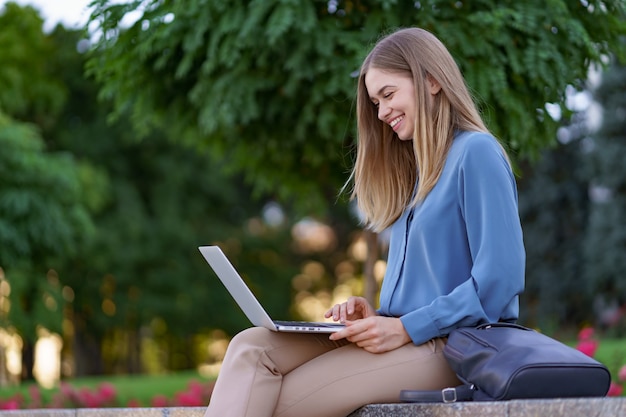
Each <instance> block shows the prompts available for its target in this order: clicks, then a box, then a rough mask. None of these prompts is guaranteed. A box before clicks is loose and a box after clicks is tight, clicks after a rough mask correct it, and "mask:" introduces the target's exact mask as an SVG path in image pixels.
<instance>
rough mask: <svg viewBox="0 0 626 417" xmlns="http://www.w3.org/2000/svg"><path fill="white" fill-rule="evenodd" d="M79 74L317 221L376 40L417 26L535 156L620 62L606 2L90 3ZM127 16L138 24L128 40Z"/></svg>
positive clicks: (618, 0) (613, 7)
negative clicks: (614, 59) (577, 99)
mask: <svg viewBox="0 0 626 417" xmlns="http://www.w3.org/2000/svg"><path fill="white" fill-rule="evenodd" d="M94 5H95V10H94V13H93V15H92V21H93V22H97V23H98V24H99V27H100V33H101V37H100V39H99V40H98V42H97V43H96V45H95V53H94V54H93V57H92V58H91V60H90V62H89V69H90V72H91V74H93V75H94V76H95V77H96V79H97V80H98V81H99V83H100V84H101V85H102V88H101V97H102V98H103V99H106V100H112V101H113V103H114V116H120V115H124V114H130V115H131V120H132V122H133V125H134V126H135V128H136V129H137V130H138V131H139V132H142V133H144V134H147V132H150V131H151V130H152V129H159V130H167V131H168V132H170V137H172V138H176V140H180V141H184V142H187V143H193V144H201V145H202V146H206V147H208V148H209V149H210V150H211V152H214V153H216V154H218V155H221V156H222V157H223V158H224V159H226V160H228V161H229V163H230V164H231V166H232V167H233V169H236V170H238V171H241V172H243V173H244V175H245V177H246V179H247V180H248V181H249V182H250V183H251V184H253V186H254V189H255V190H256V191H257V192H259V193H260V192H271V193H273V194H274V195H276V196H277V197H278V198H280V199H281V200H282V201H289V200H290V199H294V200H295V201H296V203H297V204H298V205H299V206H300V207H301V208H304V209H306V210H310V209H312V208H314V207H317V208H320V207H326V204H327V202H328V201H332V200H333V199H334V195H335V193H336V190H337V186H338V185H339V184H341V183H342V182H343V181H344V180H345V178H346V175H345V171H346V165H348V164H346V161H345V159H344V158H345V154H346V153H347V150H348V149H349V147H350V146H351V144H352V142H353V139H352V138H353V135H352V123H351V120H350V115H351V114H352V113H353V95H354V91H355V85H354V84H355V83H354V78H355V74H356V72H357V71H358V66H359V64H360V62H361V60H362V58H363V57H364V53H365V51H366V49H367V48H369V46H370V45H371V44H372V43H373V42H374V41H375V40H376V39H377V37H378V36H379V34H380V33H381V32H384V31H387V30H390V29H392V28H395V27H400V26H413V25H419V26H421V27H424V28H426V29H429V30H431V31H433V32H434V33H435V34H437V35H438V36H439V37H440V38H441V39H442V40H443V41H444V42H445V43H446V44H447V45H448V46H449V47H450V49H451V50H452V52H453V54H454V55H455V56H456V57H457V58H458V62H459V65H460V66H461V68H462V70H463V72H464V74H465V76H466V78H467V80H468V83H469V85H470V87H471V88H472V89H473V91H475V93H476V95H477V97H479V98H480V100H481V102H482V103H483V110H484V113H485V115H486V116H487V118H488V121H489V125H490V127H491V128H492V129H493V130H494V131H495V132H496V133H497V134H498V135H499V136H501V137H502V138H503V139H504V141H505V142H506V143H507V144H508V145H509V147H510V148H511V149H513V150H514V151H515V152H517V153H519V154H521V155H535V154H536V153H537V152H538V151H539V150H540V149H542V148H544V147H546V146H548V145H552V144H553V143H554V133H555V129H556V126H557V125H556V122H555V121H553V120H552V119H551V118H550V117H549V116H548V115H547V114H546V112H545V104H546V103H548V102H552V103H556V104H557V105H559V106H561V107H562V110H563V111H564V112H565V111H566V108H565V106H564V92H565V87H566V86H568V85H573V86H574V87H576V88H582V86H583V81H584V79H585V78H586V75H587V70H588V67H589V65H590V64H593V63H599V62H601V58H602V56H603V55H606V54H607V53H609V52H611V51H615V52H616V53H618V54H621V55H623V53H624V51H623V48H622V46H621V44H619V42H618V39H619V37H620V36H621V35H623V34H624V33H625V30H626V25H625V20H624V2H623V0H614V1H587V0H585V1H565V0H554V1H548V2H545V1H543V0H529V1H523V2H520V1H505V2H502V1H495V0H491V1H490V0H483V1H467V2H462V1H457V2H450V1H442V0H427V1H420V2H414V1H399V0H352V1H350V0H346V1H338V0H333V1H320V0H318V1H314V0H309V1H299V2H298V1H286V0H256V1H241V0H239V1H232V2H227V3H226V2H222V1H208V2H206V1H199V0H190V1H186V2H177V1H161V0H136V1H131V2H128V3H125V4H117V3H116V2H112V1H109V0H96V1H94ZM131 12H135V13H136V12H138V13H139V15H140V17H139V18H138V19H136V21H135V22H134V23H133V24H132V25H130V27H124V23H123V22H124V20H123V19H124V18H125V17H126V16H128V15H129V13H131Z"/></svg>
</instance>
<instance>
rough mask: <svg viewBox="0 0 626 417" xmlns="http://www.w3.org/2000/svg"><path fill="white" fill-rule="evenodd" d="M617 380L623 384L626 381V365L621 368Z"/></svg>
mask: <svg viewBox="0 0 626 417" xmlns="http://www.w3.org/2000/svg"><path fill="white" fill-rule="evenodd" d="M617 378H618V379H619V380H620V381H622V382H625V381H626V365H624V366H622V367H621V368H620V370H619V372H618V373H617Z"/></svg>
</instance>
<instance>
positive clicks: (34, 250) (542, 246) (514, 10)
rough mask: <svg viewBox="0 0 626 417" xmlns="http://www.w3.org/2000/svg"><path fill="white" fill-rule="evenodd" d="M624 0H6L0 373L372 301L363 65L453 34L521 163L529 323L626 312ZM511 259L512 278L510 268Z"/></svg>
mask: <svg viewBox="0 0 626 417" xmlns="http://www.w3.org/2000/svg"><path fill="white" fill-rule="evenodd" d="M624 10H625V3H624V1H621V0H620V1H617V0H616V1H591V0H589V1H586V0H580V1H579V0H571V1H558V0H555V1H551V2H545V1H544V0H528V1H524V2H519V1H487V0H485V1H472V2H469V1H456V2H455V1H436V0H432V1H419V2H415V1H401V0H397V1H392V0H386V1H385V0H362V1H339V0H336V1H333V0H331V1H328V0H324V1H321V0H319V1H316V0H306V1H288V0H265V1H263V0H251V1H230V2H224V1H211V0H187V1H169V0H141V1H107V0H96V1H93V2H89V1H83V2H80V1H75V2H72V1H56V2H46V3H44V2H41V3H34V2H28V1H26V0H24V1H19V2H13V1H1V2H0V386H15V385H19V384H20V383H22V382H29V381H37V382H38V383H39V384H41V385H42V386H46V387H53V386H55V385H56V384H58V383H59V381H61V380H71V379H72V378H78V377H84V376H90V375H162V374H167V373H172V372H178V371H189V370H194V371H197V372H199V373H200V374H201V375H208V376H211V375H215V373H216V372H217V371H218V370H219V363H220V360H221V358H222V356H223V354H224V351H225V348H226V346H227V343H228V340H229V338H230V337H232V336H233V335H234V334H235V333H236V332H238V331H239V330H241V329H243V328H246V327H248V326H249V323H248V322H247V320H246V319H245V317H244V316H243V314H242V313H241V312H240V311H239V309H238V307H237V306H236V305H235V304H234V303H233V301H232V300H231V298H230V296H229V295H228V293H227V292H226V291H225V289H224V288H223V287H222V285H221V283H220V282H219V281H218V280H217V278H216V277H215V276H214V275H213V272H212V270H211V269H210V268H209V266H208V265H207V264H206V263H205V261H204V260H203V259H202V257H201V256H200V254H199V252H198V250H197V247H198V246H200V245H206V244H217V245H220V246H221V247H222V248H223V250H224V251H225V252H226V253H227V255H228V256H229V257H230V258H231V260H232V261H233V263H234V264H235V266H236V267H237V269H238V270H239V271H240V272H241V274H242V275H243V276H244V277H245V279H246V280H247V282H248V283H249V285H250V286H251V287H252V289H253V291H254V292H255V293H256V295H257V297H258V298H259V299H260V300H261V302H262V303H263V304H264V305H265V307H266V308H267V310H268V311H269V313H270V314H271V315H273V316H276V317H280V318H293V319H308V320H320V319H322V315H323V312H324V311H325V310H326V309H327V308H328V307H329V306H331V305H332V304H333V303H335V302H340V301H343V300H344V299H345V298H346V297H347V296H350V295H353V294H355V295H364V296H366V297H367V298H369V299H370V300H376V298H377V292H378V288H379V285H380V282H381V280H382V277H383V275H384V270H385V259H386V248H387V246H386V234H385V233H381V234H380V235H375V234H373V233H371V232H368V231H364V230H363V229H362V228H361V227H360V226H359V214H358V212H357V211H356V210H355V208H354V206H353V204H352V203H351V202H350V201H349V187H348V189H347V191H344V192H343V193H342V192H341V191H340V190H341V188H342V186H343V184H344V183H345V181H346V180H347V179H348V176H349V172H350V168H351V163H352V159H353V157H354V153H353V151H354V145H355V116H354V110H355V103H354V97H355V82H356V76H357V74H358V70H359V64H360V62H361V60H362V59H363V58H364V56H365V54H366V53H367V51H368V50H369V48H370V47H371V45H372V44H373V43H374V42H375V41H376V39H377V38H378V36H379V35H380V34H381V33H384V32H387V31H390V30H392V29H393V28H397V27H403V26H421V27H423V28H425V29H428V30H430V31H432V32H434V33H435V34H436V35H437V36H439V37H440V38H441V39H442V40H443V42H444V43H446V45H448V47H449V48H450V50H451V52H452V53H453V55H454V56H455V57H456V58H457V60H458V63H459V65H460V67H461V69H462V71H463V73H464V75H465V77H466V79H467V82H468V84H469V86H470V88H471V90H472V92H473V93H474V94H475V96H476V99H477V101H478V103H479V105H480V107H481V110H482V112H483V114H484V115H485V119H486V120H487V122H488V125H489V127H490V129H492V130H493V132H494V134H496V135H497V136H498V137H499V138H501V139H502V141H503V143H504V144H505V145H506V147H507V149H508V150H509V152H510V154H511V156H512V158H513V159H514V164H515V167H516V173H517V176H518V187H519V203H520V215H521V217H522V222H523V228H524V234H525V244H526V249H527V255H528V259H527V274H526V276H527V289H526V292H525V293H524V294H523V296H522V309H521V311H522V317H521V322H522V324H525V325H527V326H531V327H535V328H538V329H541V330H542V331H544V332H546V333H548V334H551V335H556V336H559V337H563V338H568V337H569V338H574V337H575V336H574V335H575V334H576V332H577V331H578V330H579V329H581V328H583V327H585V326H593V327H594V328H596V329H597V330H598V331H599V332H601V334H602V335H603V336H605V337H610V338H621V337H623V336H624V333H625V332H626V321H625V319H624V312H625V309H626V277H625V276H624V272H623V271H625V270H626V219H625V217H624V212H625V209H626V164H624V163H623V161H624V160H626V94H625V93H626V91H625V90H626V71H625V70H624V66H623V62H624V61H623V59H624V57H625V51H626V49H625V48H624V43H623V40H622V39H623V37H624V35H625V34H626V21H625V20H624ZM503 279H506V277H503Z"/></svg>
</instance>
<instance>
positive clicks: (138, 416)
mask: <svg viewBox="0 0 626 417" xmlns="http://www.w3.org/2000/svg"><path fill="white" fill-rule="evenodd" d="M204 410H205V407H171V408H98V409H96V408H93V409H90V408H79V409H42V410H13V411H1V410H0V417H203V415H204ZM390 416H392V417H544V416H545V417H590V416H593V417H619V416H626V397H612V398H573V399H553V400H515V401H501V402H459V403H453V404H370V405H366V406H364V407H361V408H359V409H358V410H356V411H354V412H353V413H351V414H350V415H349V416H348V417H390ZM320 417H324V416H320Z"/></svg>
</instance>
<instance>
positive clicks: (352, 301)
mask: <svg viewBox="0 0 626 417" xmlns="http://www.w3.org/2000/svg"><path fill="white" fill-rule="evenodd" d="M356 302H357V298H356V297H350V298H348V305H347V313H348V315H353V314H354V310H355V306H356Z"/></svg>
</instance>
